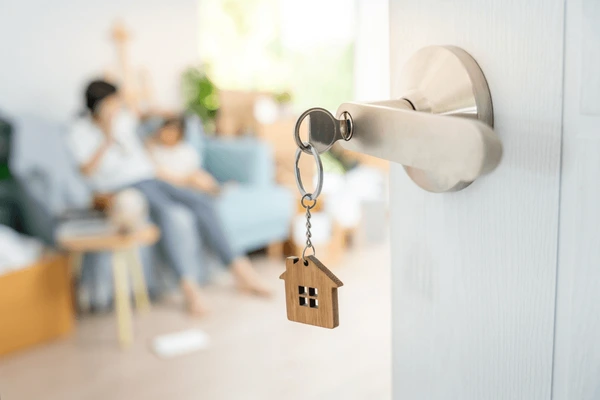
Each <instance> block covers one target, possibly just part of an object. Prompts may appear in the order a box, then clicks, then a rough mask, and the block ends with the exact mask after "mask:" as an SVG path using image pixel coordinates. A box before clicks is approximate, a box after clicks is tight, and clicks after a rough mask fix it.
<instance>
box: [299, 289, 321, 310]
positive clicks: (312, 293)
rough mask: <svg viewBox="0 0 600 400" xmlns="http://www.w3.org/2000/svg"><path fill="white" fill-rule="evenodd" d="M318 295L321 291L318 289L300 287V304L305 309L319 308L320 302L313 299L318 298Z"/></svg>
mask: <svg viewBox="0 0 600 400" xmlns="http://www.w3.org/2000/svg"><path fill="white" fill-rule="evenodd" d="M307 289H308V290H307ZM318 293H319V291H318V290H317V288H312V287H306V286H298V294H299V295H300V298H299V302H300V303H299V304H300V305H301V306H304V307H306V306H309V307H310V308H319V300H317V299H316V298H313V297H317V296H318ZM307 300H308V301H307Z"/></svg>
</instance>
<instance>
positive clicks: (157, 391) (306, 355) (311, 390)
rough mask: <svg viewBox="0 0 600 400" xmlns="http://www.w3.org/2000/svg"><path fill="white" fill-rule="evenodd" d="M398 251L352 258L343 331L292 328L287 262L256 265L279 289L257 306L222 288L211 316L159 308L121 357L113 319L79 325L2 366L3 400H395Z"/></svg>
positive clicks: (342, 292) (346, 265)
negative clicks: (187, 346) (182, 348)
mask: <svg viewBox="0 0 600 400" xmlns="http://www.w3.org/2000/svg"><path fill="white" fill-rule="evenodd" d="M388 254H389V247H388V245H377V246H373V247H371V248H367V249H363V250H361V251H351V252H349V253H348V254H346V256H345V257H344V260H343V261H342V262H341V263H340V265H339V266H338V267H336V268H332V269H333V271H334V272H335V273H336V275H338V277H339V278H340V279H341V280H342V281H343V282H344V286H343V287H342V288H341V289H339V304H340V327H338V328H337V329H335V330H327V329H321V328H314V327H310V326H306V325H301V324H294V323H291V322H289V321H287V319H286V317H285V305H284V293H283V281H280V280H278V276H279V274H280V273H281V272H282V270H283V262H281V263H278V262H273V261H270V260H268V259H266V258H264V257H261V256H259V257H257V258H255V259H254V261H255V263H256V265H257V269H258V270H259V271H260V273H261V274H262V275H263V276H264V277H265V279H267V280H268V281H269V282H271V283H272V285H273V287H274V288H276V296H275V297H274V298H273V299H271V300H260V299H255V298H249V297H247V296H244V295H242V294H239V293H237V292H234V291H233V290H232V289H231V288H230V286H229V285H227V284H226V283H223V282H219V283H218V284H215V285H213V286H212V287H210V288H208V289H207V298H208V300H209V301H210V304H211V308H212V312H211V314H210V315H209V316H207V317H205V318H203V319H192V318H189V317H187V316H186V315H185V314H184V313H183V312H181V310H180V308H178V307H176V306H175V305H169V304H159V305H156V306H154V307H153V309H152V311H151V312H150V313H147V314H145V315H136V316H135V328H136V340H135V343H134V345H133V346H132V347H131V348H130V349H128V350H126V351H121V350H119V348H118V347H117V344H116V336H115V322H114V318H113V317H112V316H111V315H103V316H92V317H86V318H83V319H82V320H80V321H79V322H78V326H77V329H76V332H75V333H74V334H73V335H72V336H71V337H69V338H67V339H63V340H61V341H58V342H54V343H51V344H48V345H45V346H41V347H37V348H34V349H32V350H30V351H26V352H22V353H18V354H17V355H14V356H10V357H8V358H4V359H2V360H0V398H2V399H20V400H29V399H31V400H33V399H36V400H37V399H44V400H71V399H73V400H75V399H76V400H88V399H89V400H106V399H111V400H119V399H133V398H140V399H144V400H154V399H156V400H158V399H160V400H164V399H178V400H187V399H190V400H191V399H202V400H238V399H239V400H253V399H261V400H268V399H285V400H296V399H298V400H300V399H302V400H308V399H310V400H313V399H316V400H319V399H348V400H353V399H357V400H358V399H360V400H363V399H371V400H379V399H389V398H391V394H390V393H391V388H390V386H391V384H390V380H391V377H390V375H391V372H390V371H391V352H390V340H391V334H390V322H391V321H390V316H391V312H390V279H389V275H390V271H389V265H390V262H389V257H388ZM191 327H199V328H201V329H203V330H204V331H206V332H207V333H208V334H209V335H210V336H211V346H210V348H209V349H207V350H203V351H199V352H196V353H193V354H188V355H184V356H179V357H176V358H172V359H168V360H164V359H159V358H158V357H157V356H155V355H154V354H153V353H152V352H151V351H150V350H149V346H148V344H149V342H150V340H151V339H152V338H153V337H155V336H156V335H159V334H164V333H171V332H176V331H178V330H182V329H186V328H191Z"/></svg>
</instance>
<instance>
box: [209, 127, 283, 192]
mask: <svg viewBox="0 0 600 400" xmlns="http://www.w3.org/2000/svg"><path fill="white" fill-rule="evenodd" d="M203 164H204V168H206V170H207V171H208V172H210V173H211V174H212V175H213V176H214V177H215V178H216V179H217V180H218V181H219V182H227V181H236V182H239V183H242V184H249V185H259V186H262V185H269V184H272V183H273V182H274V180H275V178H274V177H275V164H274V161H273V152H272V150H271V147H270V146H269V145H268V144H267V143H264V142H261V141H258V140H256V139H250V138H244V139H231V140H228V139H209V140H207V141H206V144H205V148H204V163H203Z"/></svg>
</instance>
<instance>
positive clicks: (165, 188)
mask: <svg viewBox="0 0 600 400" xmlns="http://www.w3.org/2000/svg"><path fill="white" fill-rule="evenodd" d="M131 187H132V188H135V189H137V190H139V191H140V192H142V193H143V195H144V196H145V197H146V199H147V201H148V205H149V208H150V218H151V219H152V221H153V222H154V223H155V224H156V225H157V226H158V227H159V228H160V231H161V239H160V241H159V246H162V249H163V252H164V254H165V256H166V258H167V262H168V263H169V265H170V266H171V267H172V268H173V269H174V270H175V272H176V273H177V275H178V277H179V278H191V277H193V276H194V272H195V271H192V270H191V268H192V267H193V266H194V265H196V263H195V262H193V260H187V259H185V256H186V254H187V252H182V251H179V241H178V238H179V237H180V235H181V232H178V226H177V224H174V223H172V219H171V215H172V211H173V208H174V207H181V206H184V207H186V208H187V209H189V210H190V211H191V212H192V214H193V215H194V216H195V218H196V224H197V226H198V228H199V230H200V235H201V237H202V238H204V239H205V240H206V243H207V244H208V246H209V248H211V249H212V250H213V251H214V252H215V253H216V255H217V256H218V257H219V259H220V261H221V262H222V263H223V264H225V265H229V264H231V263H232V262H233V260H234V259H235V257H236V255H235V254H234V253H233V251H232V249H231V246H230V244H229V240H228V238H227V236H226V235H225V232H224V230H223V226H222V224H221V221H220V220H219V218H218V215H217V211H216V209H215V205H214V200H213V199H212V198H211V197H210V196H208V195H206V194H204V193H201V192H198V191H194V190H190V189H186V188H181V187H176V186H173V185H171V184H169V183H167V182H164V181H160V180H156V179H152V180H147V181H143V182H138V183H136V184H134V185H132V186H131ZM198 245H200V243H198Z"/></svg>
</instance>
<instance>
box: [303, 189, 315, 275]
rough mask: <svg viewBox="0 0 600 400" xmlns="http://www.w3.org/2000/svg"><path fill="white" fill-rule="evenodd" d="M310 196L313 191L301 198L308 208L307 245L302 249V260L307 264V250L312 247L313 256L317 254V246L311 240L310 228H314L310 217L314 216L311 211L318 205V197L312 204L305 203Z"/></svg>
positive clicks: (304, 205)
mask: <svg viewBox="0 0 600 400" xmlns="http://www.w3.org/2000/svg"><path fill="white" fill-rule="evenodd" d="M310 196H311V193H307V194H305V195H304V196H302V200H300V203H301V204H302V207H304V208H305V209H306V246H305V247H304V250H303V251H302V261H303V262H304V263H305V264H306V263H307V261H306V250H308V249H311V250H312V255H313V256H314V255H315V254H316V250H315V246H313V244H312V241H311V238H312V233H311V232H310V228H312V224H311V223H310V218H311V217H312V215H311V213H310V210H311V209H312V208H314V207H315V206H316V205H317V199H314V200H312V202H313V203H312V204H310V205H309V204H305V203H304V201H305V200H306V199H309V200H310Z"/></svg>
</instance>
